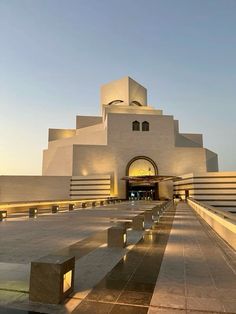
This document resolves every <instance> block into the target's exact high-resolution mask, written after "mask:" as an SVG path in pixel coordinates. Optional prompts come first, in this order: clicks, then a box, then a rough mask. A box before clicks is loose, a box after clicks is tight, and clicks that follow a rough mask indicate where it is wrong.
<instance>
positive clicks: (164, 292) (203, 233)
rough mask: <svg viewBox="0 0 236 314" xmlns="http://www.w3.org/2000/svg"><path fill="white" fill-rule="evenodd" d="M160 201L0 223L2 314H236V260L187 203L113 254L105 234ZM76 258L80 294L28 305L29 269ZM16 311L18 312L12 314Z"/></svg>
mask: <svg viewBox="0 0 236 314" xmlns="http://www.w3.org/2000/svg"><path fill="white" fill-rule="evenodd" d="M157 204H158V202H150V201H149V202H145V201H141V202H133V203H131V202H124V203H120V204H114V205H108V206H105V207H96V208H87V209H83V210H82V209H79V210H75V211H71V212H63V213H58V214H45V215H42V216H39V217H38V218H37V219H32V218H31V219H29V218H27V217H23V216H22V217H18V218H10V219H8V220H6V221H3V222H1V224H0V248H1V250H0V313H1V314H2V313H3V314H5V313H6V314H8V313H16V314H18V313H19V314H24V313H25V314H26V313H28V311H31V313H33V312H38V313H52V314H53V313H55V314H56V313H59V314H64V313H75V314H76V313H91V314H92V313H121V312H125V313H140V314H142V313H151V314H153V313H177V314H178V313H205V314H208V313H236V255H235V252H234V251H233V250H232V249H231V248H230V247H229V246H228V245H227V244H226V243H225V242H223V240H221V239H220V238H219V237H218V236H217V235H216V234H215V233H214V232H213V231H212V230H211V229H210V228H209V227H208V226H207V225H206V224H205V222H204V221H202V220H201V219H200V218H199V217H198V216H196V214H195V213H194V212H193V211H192V209H191V208H190V207H189V206H188V205H187V204H186V203H184V202H181V203H179V204H178V206H177V208H176V209H175V208H174V207H170V208H168V209H167V210H166V211H165V212H164V213H163V214H162V216H161V218H160V219H159V221H156V222H155V223H154V225H153V226H152V227H151V225H150V226H149V225H146V230H145V231H134V230H131V229H128V234H127V236H128V245H127V247H126V248H108V247H107V245H106V243H107V232H106V230H107V228H109V227H110V226H114V223H115V224H117V223H122V222H124V221H129V220H131V219H132V218H133V217H134V216H136V215H138V214H140V213H142V212H144V211H145V210H150V209H152V208H153V207H154V206H155V205H157ZM47 254H58V255H68V254H69V255H71V254H72V255H74V256H75V258H76V265H75V290H74V293H72V295H71V296H70V298H68V299H67V300H66V302H65V304H63V305H43V304H39V303H33V302H29V275H30V262H31V261H32V260H35V259H38V258H40V257H42V256H45V255H47ZM13 309H15V311H16V312H14V310H13Z"/></svg>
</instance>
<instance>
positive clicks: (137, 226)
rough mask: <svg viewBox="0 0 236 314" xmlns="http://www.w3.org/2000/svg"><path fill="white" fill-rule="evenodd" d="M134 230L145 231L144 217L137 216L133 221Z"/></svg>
mask: <svg viewBox="0 0 236 314" xmlns="http://www.w3.org/2000/svg"><path fill="white" fill-rule="evenodd" d="M132 229H133V230H143V229H144V217H143V215H139V216H135V217H134V218H133V221H132Z"/></svg>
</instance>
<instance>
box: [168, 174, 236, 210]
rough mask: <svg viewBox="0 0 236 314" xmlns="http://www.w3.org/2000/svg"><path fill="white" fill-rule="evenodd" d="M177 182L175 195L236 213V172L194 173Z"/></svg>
mask: <svg viewBox="0 0 236 314" xmlns="http://www.w3.org/2000/svg"><path fill="white" fill-rule="evenodd" d="M182 178H183V179H182V180H180V181H177V182H175V184H174V193H175V194H179V195H181V197H182V198H184V196H185V190H189V196H190V197H192V198H194V199H196V200H199V201H202V202H204V203H206V204H209V205H211V206H216V207H220V208H224V209H225V210H228V211H231V210H234V211H236V172H208V173H194V174H186V175H184V176H182Z"/></svg>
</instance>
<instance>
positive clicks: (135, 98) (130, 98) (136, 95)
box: [101, 76, 147, 108]
mask: <svg viewBox="0 0 236 314" xmlns="http://www.w3.org/2000/svg"><path fill="white" fill-rule="evenodd" d="M114 105H116V106H117V105H118V106H119V105H122V106H134V107H142V106H147V90H146V88H145V87H143V86H142V85H140V84H139V83H137V82H136V81H134V80H133V79H131V78H130V77H128V76H126V77H124V78H122V79H120V80H116V81H112V82H110V83H108V84H105V85H103V86H102V87H101V106H102V108H103V107H104V106H114Z"/></svg>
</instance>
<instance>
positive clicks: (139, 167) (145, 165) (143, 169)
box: [129, 158, 156, 177]
mask: <svg viewBox="0 0 236 314" xmlns="http://www.w3.org/2000/svg"><path fill="white" fill-rule="evenodd" d="M155 174H156V173H155V169H154V167H153V165H152V164H151V163H150V161H148V160H146V159H141V158H140V159H137V160H135V161H134V162H133V163H132V164H131V165H130V167H129V176H134V177H135V176H154V175H155Z"/></svg>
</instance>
